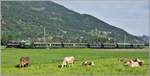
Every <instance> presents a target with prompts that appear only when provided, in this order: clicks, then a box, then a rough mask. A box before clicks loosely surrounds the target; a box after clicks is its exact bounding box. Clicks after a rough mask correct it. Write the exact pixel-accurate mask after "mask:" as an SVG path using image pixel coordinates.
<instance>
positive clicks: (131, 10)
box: [51, 0, 150, 35]
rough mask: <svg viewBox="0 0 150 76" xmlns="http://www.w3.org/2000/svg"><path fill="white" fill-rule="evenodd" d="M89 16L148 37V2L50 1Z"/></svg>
mask: <svg viewBox="0 0 150 76" xmlns="http://www.w3.org/2000/svg"><path fill="white" fill-rule="evenodd" d="M51 1H54V2H56V3H58V4H60V5H63V6H65V7H67V8H69V9H71V10H74V11H76V12H78V13H81V14H90V15H92V16H95V17H97V18H99V19H101V20H103V21H105V22H107V23H109V24H111V25H113V26H116V27H119V28H122V29H124V30H125V31H127V32H129V33H130V34H133V35H143V34H145V35H149V9H150V8H149V2H148V0H51Z"/></svg>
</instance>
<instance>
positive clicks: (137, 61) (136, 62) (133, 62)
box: [126, 58, 144, 67]
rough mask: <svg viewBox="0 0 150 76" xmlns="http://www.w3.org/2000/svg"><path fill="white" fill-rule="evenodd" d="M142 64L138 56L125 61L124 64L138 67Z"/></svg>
mask: <svg viewBox="0 0 150 76" xmlns="http://www.w3.org/2000/svg"><path fill="white" fill-rule="evenodd" d="M143 64H144V61H143V60H140V59H138V58H136V59H132V60H129V61H128V62H126V65H128V66H130V67H140V66H142V65H143Z"/></svg>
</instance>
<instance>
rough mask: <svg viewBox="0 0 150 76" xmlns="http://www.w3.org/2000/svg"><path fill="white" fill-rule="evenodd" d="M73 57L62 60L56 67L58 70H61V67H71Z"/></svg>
mask: <svg viewBox="0 0 150 76" xmlns="http://www.w3.org/2000/svg"><path fill="white" fill-rule="evenodd" d="M74 60H75V58H74V56H70V57H65V58H64V60H63V63H62V64H60V65H58V67H59V68H63V67H69V66H70V65H69V64H71V65H73V64H74Z"/></svg>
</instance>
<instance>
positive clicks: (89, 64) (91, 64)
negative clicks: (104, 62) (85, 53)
mask: <svg viewBox="0 0 150 76" xmlns="http://www.w3.org/2000/svg"><path fill="white" fill-rule="evenodd" d="M94 65H95V64H94V62H93V61H89V60H87V61H84V62H82V66H94Z"/></svg>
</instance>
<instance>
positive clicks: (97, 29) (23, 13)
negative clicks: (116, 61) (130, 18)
mask: <svg viewBox="0 0 150 76" xmlns="http://www.w3.org/2000/svg"><path fill="white" fill-rule="evenodd" d="M1 15H2V20H1V22H2V28H1V30H2V33H1V34H2V40H4V41H5V40H22V39H25V40H27V39H29V40H35V41H42V40H44V37H45V38H46V41H50V42H94V43H95V42H141V41H142V40H141V39H140V38H138V37H136V36H133V35H131V34H129V33H128V32H126V31H124V30H123V29H120V28H117V27H114V26H112V25H110V24H108V23H106V22H104V21H102V20H100V19H98V18H96V17H94V16H91V15H88V14H80V13H77V12H75V11H73V10H70V9H67V8H66V7H64V6H61V5H59V4H57V3H54V2H51V1H2V2H1ZM44 28H45V29H44ZM44 31H45V34H44Z"/></svg>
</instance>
